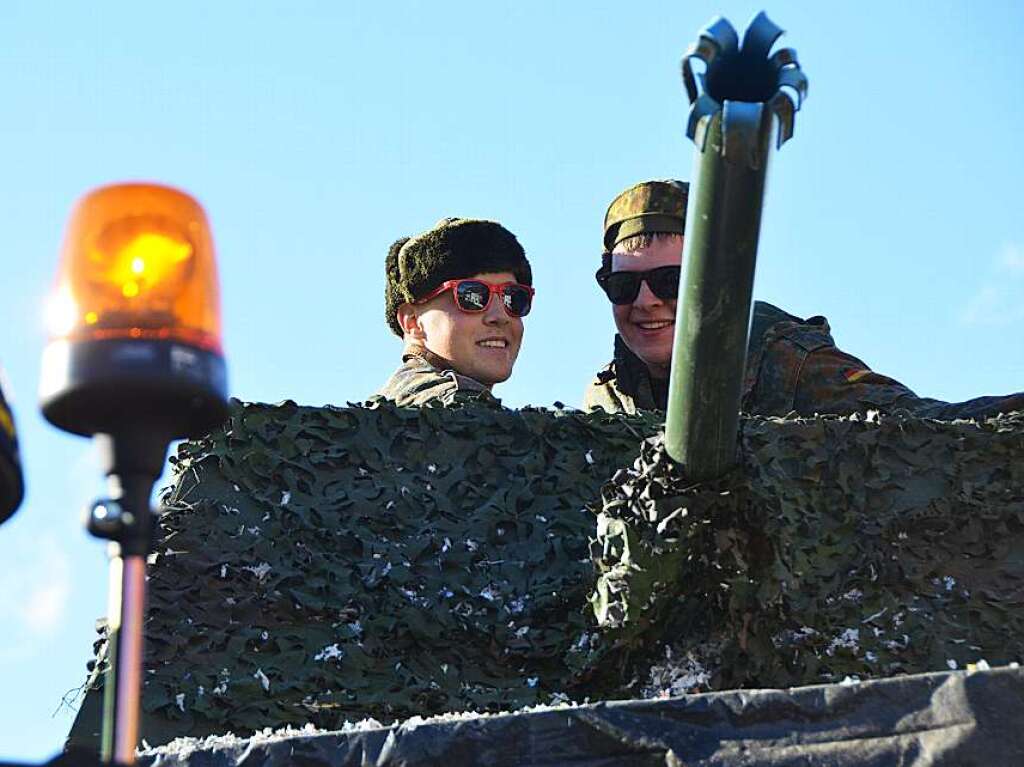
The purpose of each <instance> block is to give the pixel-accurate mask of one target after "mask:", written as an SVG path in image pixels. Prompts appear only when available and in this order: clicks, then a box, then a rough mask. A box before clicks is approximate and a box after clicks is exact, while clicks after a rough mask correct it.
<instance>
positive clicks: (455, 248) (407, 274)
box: [384, 218, 533, 338]
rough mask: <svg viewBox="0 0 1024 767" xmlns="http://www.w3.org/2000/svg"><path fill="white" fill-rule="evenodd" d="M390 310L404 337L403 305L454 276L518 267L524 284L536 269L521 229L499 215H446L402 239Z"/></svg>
mask: <svg viewBox="0 0 1024 767" xmlns="http://www.w3.org/2000/svg"><path fill="white" fill-rule="evenodd" d="M385 271H386V281H385V285H384V314H385V318H386V319H387V323H388V326H389V327H390V328H391V329H392V330H393V331H394V332H395V334H396V335H397V336H399V337H400V338H401V337H402V336H403V335H404V334H403V333H402V327H401V325H399V324H398V307H399V306H401V305H402V304H404V303H411V302H413V301H416V300H418V299H420V298H423V296H425V295H427V294H428V293H430V291H432V290H434V289H435V288H437V287H438V286H439V285H441V284H442V283H444V282H446V281H448V280H457V279H461V278H463V277H472V276H473V275H474V274H481V273H483V272H512V274H513V275H515V278H516V279H517V280H519V282H521V283H523V284H524V285H532V284H533V272H532V271H531V269H530V262H529V261H527V259H526V253H525V252H524V251H523V246H522V245H520V244H519V241H518V240H517V239H516V237H515V235H514V234H512V232H510V231H509V230H508V229H506V228H505V227H503V226H502V225H501V224H499V223H497V222H495V221H484V220H480V219H471V218H444V219H441V220H440V221H438V222H437V224H435V225H434V227H433V228H432V229H429V230H427V231H426V232H423V233H422V234H418V235H416V236H415V237H403V238H401V239H399V240H396V241H395V242H394V243H393V244H392V245H391V247H390V249H389V250H388V256H387V260H386V262H385Z"/></svg>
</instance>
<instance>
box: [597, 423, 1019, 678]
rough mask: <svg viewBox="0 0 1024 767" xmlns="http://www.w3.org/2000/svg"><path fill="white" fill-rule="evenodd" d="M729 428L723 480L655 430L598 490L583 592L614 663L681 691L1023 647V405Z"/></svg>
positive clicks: (885, 671)
mask: <svg viewBox="0 0 1024 767" xmlns="http://www.w3.org/2000/svg"><path fill="white" fill-rule="evenodd" d="M742 428H743V433H742V453H743V465H742V467H741V469H739V470H737V471H736V472H735V473H734V474H733V475H731V476H729V477H725V478H722V479H721V480H720V481H718V482H715V483H710V484H705V485H702V486H692V485H688V484H687V483H686V482H685V481H683V480H681V479H680V478H679V476H678V474H677V473H676V472H674V471H673V470H672V468H671V465H670V463H669V461H668V460H667V458H666V455H665V452H664V448H663V445H662V444H661V442H660V440H659V439H653V440H649V441H648V442H647V443H646V444H645V445H644V446H643V450H642V451H641V454H640V457H639V458H638V459H637V462H636V464H635V466H634V467H633V469H632V470H623V471H620V472H619V473H618V474H617V475H616V477H615V479H614V481H613V482H611V483H609V484H608V485H607V486H606V487H605V489H604V491H603V502H604V508H603V511H602V513H601V515H600V518H599V520H598V535H597V540H596V541H595V542H594V544H593V547H592V549H593V555H594V561H595V563H596V566H597V568H598V571H599V573H600V575H599V579H598V588H597V590H596V592H595V594H594V596H593V600H592V601H593V604H594V607H595V610H596V611H597V614H598V616H599V618H600V621H601V624H602V626H603V627H604V628H605V629H606V632H605V634H604V638H605V640H609V639H613V642H614V644H615V645H616V646H617V647H618V648H619V649H620V650H624V651H626V653H627V654H628V655H632V656H633V658H632V659H631V661H630V662H625V665H626V666H627V667H628V666H630V664H631V663H632V665H633V666H634V667H636V664H639V665H640V667H649V666H651V664H653V665H654V668H653V670H652V673H650V674H649V676H648V683H649V684H652V685H654V686H657V685H658V684H660V685H661V686H662V687H663V688H665V687H668V688H669V689H671V690H672V691H673V692H684V691H686V690H688V689H716V690H718V689H732V688H738V687H754V686H770V687H780V686H791V685H799V684H814V683H817V682H833V681H840V680H843V679H844V678H846V677H848V676H849V677H854V678H867V677H879V676H891V675H894V674H898V673H915V672H923V671H931V670H939V669H946V668H963V667H964V666H965V665H966V664H969V663H971V662H972V661H976V660H978V659H979V658H983V659H985V660H986V661H988V662H989V663H999V664H1003V663H1008V662H1014V661H1019V660H1020V659H1021V657H1022V656H1024V413H1016V414H1010V415H1008V416H1001V417H998V418H994V419H989V420H987V421H985V422H984V423H975V422H971V421H966V422H965V421H960V422H952V423H943V422H938V421H926V420H920V419H914V418H900V417H888V418H881V419H879V418H878V417H877V416H875V415H874V414H869V418H868V420H860V419H858V418H857V417H856V416H855V417H853V418H817V419H809V420H804V419H790V420H786V419H777V418H769V419H763V418H751V419H745V420H744V422H743V427H742ZM653 637H666V638H671V640H672V641H671V643H670V646H669V648H668V649H667V650H666V648H664V647H659V646H657V644H656V643H652V638H653ZM606 649H607V648H606ZM666 655H667V656H668V659H669V660H672V659H674V663H666V657H665V656H666ZM623 663H624V661H623V660H622V659H621V658H620V659H619V660H618V661H617V663H616V665H619V664H623Z"/></svg>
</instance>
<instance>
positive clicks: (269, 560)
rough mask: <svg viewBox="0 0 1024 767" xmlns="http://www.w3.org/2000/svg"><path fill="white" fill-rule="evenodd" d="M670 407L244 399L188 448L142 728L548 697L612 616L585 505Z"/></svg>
mask: <svg viewBox="0 0 1024 767" xmlns="http://www.w3.org/2000/svg"><path fill="white" fill-rule="evenodd" d="M657 427H658V422H657V419H656V418H655V417H654V416H650V417H646V418H636V417H632V418H626V417H622V416H611V415H604V414H586V415H584V414H581V413H579V412H563V411H555V412H551V411H544V410H529V409H527V410H521V411H513V410H506V409H503V408H500V407H498V406H494V407H483V406H475V407H472V408H465V409H463V408H460V407H455V408H445V409H441V408H431V407H425V408H421V409H399V408H395V407H394V406H392V405H391V404H390V403H380V404H377V405H375V406H373V407H368V408H367V407H349V408H300V407H297V406H295V405H293V404H291V403H286V404H284V405H281V406H277V407H272V406H266V405H244V406H243V405H240V404H239V405H236V406H234V408H233V411H232V415H231V418H230V420H229V422H228V423H227V424H226V427H225V429H224V430H223V431H221V432H218V433H215V434H214V435H213V436H212V437H211V438H209V439H207V440H204V441H202V442H198V443H185V444H183V445H182V446H181V447H180V449H179V452H178V456H177V459H176V463H177V474H178V481H177V485H176V487H175V488H174V489H173V492H172V493H171V494H170V496H169V497H168V498H167V499H165V500H166V504H167V507H168V510H167V512H166V514H165V515H164V516H163V519H162V521H161V532H162V536H161V541H160V543H159V545H158V547H157V553H156V556H155V557H154V558H153V559H154V562H153V566H152V568H151V578H150V585H151V592H150V596H151V598H150V610H149V613H148V619H147V624H146V634H147V643H148V644H147V663H148V666H149V669H150V671H149V673H148V674H147V677H146V686H145V692H144V710H145V712H146V717H147V723H146V725H145V726H144V735H145V737H146V738H147V740H148V741H149V742H150V743H158V742H162V741H163V740H165V739H166V736H167V735H170V734H173V735H181V734H204V733H220V732H224V731H227V730H233V731H235V732H249V731H252V730H257V729H260V728H262V727H265V726H268V725H273V726H279V725H284V724H287V723H292V724H303V723H306V722H312V723H314V724H316V725H317V726H319V727H323V728H332V727H337V726H340V725H341V723H342V722H344V721H345V720H346V719H360V718H363V717H371V716H372V717H375V718H377V719H379V720H381V721H391V720H393V719H396V718H403V717H408V716H411V715H413V714H426V713H435V712H443V711H460V710H494V709H510V708H517V707H521V706H524V705H531V704H537V703H543V702H547V701H549V700H551V699H552V696H553V695H557V694H562V693H565V691H566V690H567V688H568V687H569V685H570V683H571V678H570V677H571V674H572V672H571V671H570V670H569V667H568V666H567V665H566V662H565V660H564V658H563V656H565V655H566V653H567V652H568V651H569V650H570V648H571V647H572V646H573V645H574V643H576V642H578V640H579V639H580V637H581V636H586V630H585V629H586V627H587V626H588V625H592V624H593V619H592V617H591V616H590V611H589V610H588V609H587V597H588V595H589V593H590V591H591V590H592V589H593V575H592V573H593V568H592V565H591V564H590V560H589V556H588V550H587V541H588V536H591V535H592V534H593V530H594V513H593V511H591V510H588V509H586V508H585V505H586V504H587V502H589V501H592V500H593V499H595V498H596V497H597V496H598V494H599V491H600V487H601V485H602V484H603V483H604V482H605V481H606V480H607V478H608V477H609V476H611V475H612V474H613V473H614V472H615V470H616V469H617V468H619V467H621V466H624V465H629V464H631V463H632V462H633V460H634V459H635V458H636V456H637V454H638V451H639V445H640V442H641V440H642V438H644V437H645V436H647V435H649V434H651V433H653V432H654V431H655V429H656V428H657Z"/></svg>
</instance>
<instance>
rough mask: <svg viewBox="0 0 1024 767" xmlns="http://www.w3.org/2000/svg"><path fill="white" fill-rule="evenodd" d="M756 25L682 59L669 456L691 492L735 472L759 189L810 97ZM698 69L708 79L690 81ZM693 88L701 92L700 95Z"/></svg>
mask: <svg viewBox="0 0 1024 767" xmlns="http://www.w3.org/2000/svg"><path fill="white" fill-rule="evenodd" d="M781 34H782V30H781V29H780V28H779V27H777V26H775V24H773V23H772V22H771V21H770V20H769V19H768V17H767V16H765V15H764V13H760V14H758V15H757V17H755V18H754V20H753V21H752V22H751V23H750V26H749V27H748V28H747V31H746V33H745V35H744V38H743V44H742V46H741V45H740V44H739V39H738V36H737V34H736V31H735V29H733V27H732V25H731V24H730V23H729V22H728V21H726V20H725V19H722V18H719V19H717V20H715V21H714V22H712V23H711V24H710V25H709V26H708V27H707V28H705V30H704V31H702V32H701V36H700V39H699V40H698V42H697V43H696V44H694V45H693V46H691V48H690V50H689V51H687V54H686V56H685V57H684V59H683V79H684V82H685V84H686V88H687V92H688V95H689V98H690V103H691V107H690V117H689V125H688V129H687V134H688V135H689V137H690V138H691V139H693V141H694V143H695V144H696V147H697V151H696V161H695V165H694V175H693V180H692V182H691V186H690V197H689V206H688V211H687V217H686V236H685V244H684V248H683V279H682V281H681V283H680V286H679V303H678V309H677V315H676V332H675V340H674V347H673V354H672V371H671V379H670V384H669V396H668V413H667V415H666V422H665V446H666V449H667V451H668V454H669V455H670V456H671V457H672V458H673V459H675V460H676V461H678V462H680V463H681V464H682V465H683V471H684V472H685V473H686V476H687V477H689V478H691V479H693V480H694V481H700V480H705V479H710V478H713V477H716V476H719V475H721V474H722V473H724V472H725V471H727V470H728V469H729V468H730V467H731V466H732V465H733V464H734V462H735V453H736V430H737V425H738V420H739V406H740V396H741V393H742V392H741V386H742V381H743V372H744V365H745V362H746V351H747V335H748V331H749V325H750V307H751V295H752V291H753V285H754V267H755V264H756V261H757V242H758V236H759V234H760V229H761V210H762V207H763V203H764V190H765V178H766V175H767V170H768V160H769V157H770V155H771V153H772V149H773V148H777V147H779V146H781V145H782V143H783V142H785V141H786V140H787V139H789V137H790V136H791V135H792V133H793V121H794V120H793V118H794V115H795V113H796V111H797V110H798V109H799V108H800V102H801V101H802V99H803V98H804V95H805V94H806V89H807V80H806V78H805V77H804V75H803V73H802V71H801V70H800V67H799V64H798V63H797V60H796V54H795V53H794V52H793V51H792V50H790V49H782V50H780V51H778V52H776V53H774V54H770V51H771V48H772V45H773V44H774V43H775V41H776V40H777V39H778V37H779V35H781ZM695 61H703V62H704V64H705V65H706V69H705V71H704V72H703V73H701V74H699V75H695V74H694V70H693V64H694V62H695ZM698 83H699V85H700V86H701V87H700V88H698Z"/></svg>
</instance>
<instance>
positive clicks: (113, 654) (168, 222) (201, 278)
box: [40, 184, 227, 764]
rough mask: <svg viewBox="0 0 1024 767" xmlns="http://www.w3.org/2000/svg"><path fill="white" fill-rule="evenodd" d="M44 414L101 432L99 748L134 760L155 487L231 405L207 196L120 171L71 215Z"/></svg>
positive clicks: (80, 430) (46, 356)
mask: <svg viewBox="0 0 1024 767" xmlns="http://www.w3.org/2000/svg"><path fill="white" fill-rule="evenodd" d="M47 313H48V323H49V326H50V328H49V330H50V341H49V343H48V344H47V346H46V349H45V351H44V353H43V366H42V376H41V386H40V388H41V391H40V398H41V403H42V410H43V415H44V416H46V418H47V420H49V421H50V422H51V423H52V424H54V425H55V426H57V427H59V428H61V429H64V430H65V431H69V432H73V433H75V434H81V435H84V436H92V437H93V438H94V440H95V441H96V443H97V446H98V448H99V452H100V456H101V462H102V464H103V466H102V468H103V470H104V472H105V473H106V475H107V477H108V481H109V489H110V498H109V499H106V500H101V501H97V502H95V503H94V504H93V505H92V507H91V509H90V513H89V516H88V521H87V525H88V528H89V532H91V533H92V534H93V535H96V536H98V537H101V538H106V539H108V540H110V541H111V542H112V544H111V547H110V548H111V555H110V556H111V560H110V565H111V567H110V570H111V572H110V589H111V593H110V608H109V610H110V615H109V617H108V621H109V630H110V637H109V645H108V648H109V649H108V652H109V656H108V657H109V660H110V668H109V671H108V674H107V677H106V681H105V693H104V695H105V697H104V705H103V720H104V721H103V736H102V758H103V760H104V761H107V762H110V761H113V762H116V763H121V764H131V763H133V762H134V759H135V756H134V754H135V748H136V745H137V743H138V740H139V699H140V695H141V686H142V619H143V610H144V605H145V585H146V583H145V572H146V555H147V554H148V553H149V551H150V548H151V542H152V537H153V531H154V528H155V525H154V521H153V519H154V518H153V515H152V513H151V510H150V505H149V499H150V495H151V493H152V489H153V483H154V482H155V481H156V479H157V478H158V477H159V476H160V473H161V469H162V467H163V463H164V458H165V456H166V453H167V447H168V445H169V443H170V441H171V440H172V439H176V438H183V437H198V436H201V435H203V434H205V433H207V432H208V431H210V430H211V429H212V428H213V427H215V426H217V425H218V424H219V423H220V422H222V421H223V420H224V418H225V417H226V415H227V403H226V389H227V384H226V374H225V364H224V357H223V354H222V351H221V339H220V307H219V298H218V288H217V271H216V264H215V261H214V251H213V240H212V237H211V235H210V228H209V225H208V223H207V220H206V215H205V214H204V212H203V209H202V207H201V206H200V205H199V204H198V203H197V202H196V201H195V200H193V199H192V198H191V197H189V196H188V195H187V194H184V193H183V192H180V191H177V190H175V189H171V188H168V187H164V186H158V185H155V184H117V185H113V186H107V187H103V188H100V189H97V190H95V191H93V192H90V193H89V194H87V195H86V196H85V197H84V198H82V199H81V200H80V201H79V203H78V204H77V206H76V207H75V209H74V211H73V212H72V214H71V220H70V222H69V224H68V229H67V234H66V237H65V240H64V247H63V251H62V254H61V262H60V270H59V273H58V277H57V282H56V285H55V288H54V293H53V295H52V297H51V300H50V304H49V306H48V312H47Z"/></svg>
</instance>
